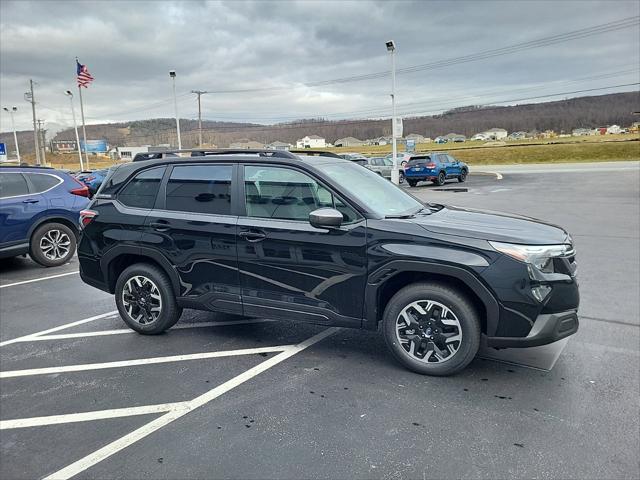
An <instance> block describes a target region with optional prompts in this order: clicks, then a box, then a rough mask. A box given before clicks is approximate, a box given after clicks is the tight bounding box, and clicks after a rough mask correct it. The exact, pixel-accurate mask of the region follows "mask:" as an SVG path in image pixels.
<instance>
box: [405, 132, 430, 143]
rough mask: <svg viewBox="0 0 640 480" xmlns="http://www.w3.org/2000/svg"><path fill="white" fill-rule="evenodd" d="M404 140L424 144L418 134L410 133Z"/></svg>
mask: <svg viewBox="0 0 640 480" xmlns="http://www.w3.org/2000/svg"><path fill="white" fill-rule="evenodd" d="M404 139H405V140H413V141H415V142H416V144H418V143H426V142H425V138H424V136H423V135H420V134H419V133H410V134H409V135H407V136H406V137H404Z"/></svg>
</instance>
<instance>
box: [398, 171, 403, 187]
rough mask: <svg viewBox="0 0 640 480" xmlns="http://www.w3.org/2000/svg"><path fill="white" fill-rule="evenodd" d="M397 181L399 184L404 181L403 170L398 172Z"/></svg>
mask: <svg viewBox="0 0 640 480" xmlns="http://www.w3.org/2000/svg"><path fill="white" fill-rule="evenodd" d="M398 183H399V184H400V185H402V184H403V183H404V172H398Z"/></svg>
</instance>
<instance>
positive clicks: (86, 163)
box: [78, 85, 89, 170]
mask: <svg viewBox="0 0 640 480" xmlns="http://www.w3.org/2000/svg"><path fill="white" fill-rule="evenodd" d="M78 92H79V93H80V117H81V118H82V138H83V139H84V163H85V165H86V167H87V170H89V155H88V153H87V131H86V130H85V128H84V105H83V103H82V87H81V86H80V85H78Z"/></svg>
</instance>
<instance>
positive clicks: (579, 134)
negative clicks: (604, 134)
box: [571, 128, 592, 137]
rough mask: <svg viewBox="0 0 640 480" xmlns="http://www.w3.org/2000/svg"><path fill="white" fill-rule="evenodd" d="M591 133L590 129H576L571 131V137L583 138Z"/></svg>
mask: <svg viewBox="0 0 640 480" xmlns="http://www.w3.org/2000/svg"><path fill="white" fill-rule="evenodd" d="M591 131H592V130H591V129H590V128H574V129H573V130H572V131H571V135H573V136H574V137H583V136H585V135H591Z"/></svg>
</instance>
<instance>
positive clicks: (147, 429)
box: [45, 327, 339, 480]
mask: <svg viewBox="0 0 640 480" xmlns="http://www.w3.org/2000/svg"><path fill="white" fill-rule="evenodd" d="M338 330H339V329H338V328H336V327H332V328H327V329H326V330H323V331H322V332H320V333H318V334H317V335H314V336H313V337H311V338H308V339H307V340H305V341H304V342H302V343H299V344H297V345H292V346H288V347H287V350H285V351H283V352H282V353H279V354H278V355H276V356H274V357H271V358H269V359H268V360H265V361H264V362H262V363H260V364H258V365H256V366H255V367H253V368H250V369H249V370H247V371H245V372H243V373H241V374H240V375H238V376H237V377H234V378H232V379H231V380H228V381H226V382H225V383H223V384H222V385H219V386H217V387H215V388H213V389H211V390H209V391H208V392H206V393H204V394H202V395H200V396H199V397H196V398H194V399H193V400H190V401H188V402H185V404H186V405H185V406H186V408H179V409H176V410H171V411H169V412H168V413H166V414H164V415H163V416H161V417H159V418H156V419H155V420H152V421H151V422H149V423H147V424H146V425H143V426H142V427H140V428H138V429H136V430H134V431H133V432H131V433H128V434H127V435H125V436H124V437H121V438H119V439H117V440H115V441H113V442H111V443H109V444H107V445H105V446H104V447H102V448H100V449H98V450H96V451H95V452H93V453H90V454H89V455H87V456H86V457H83V458H81V459H80V460H78V461H76V462H74V463H72V464H70V465H68V466H66V467H64V468H62V469H61V470H58V471H57V472H54V473H52V474H51V475H49V476H47V477H46V478H45V480H53V479H55V480H63V479H68V478H71V477H73V476H75V475H77V474H79V473H81V472H84V471H85V470H87V469H88V468H90V467H92V466H93V465H95V464H97V463H99V462H101V461H102V460H104V459H106V458H109V457H110V456H111V455H114V454H116V453H118V452H119V451H121V450H123V449H125V448H127V447H128V446H130V445H132V444H134V443H135V442H137V441H138V440H141V439H143V438H145V437H146V436H148V435H150V434H152V433H153V432H155V431H157V430H159V429H161V428H162V427H164V426H166V425H168V424H170V423H171V422H173V421H174V420H177V419H178V418H180V417H182V416H184V415H186V414H187V413H189V412H191V411H193V410H195V409H197V408H199V407H202V406H203V405H206V404H207V403H209V402H210V401H212V400H214V399H216V398H218V397H219V396H221V395H223V394H224V393H226V392H228V391H230V390H232V389H234V388H235V387H237V386H239V385H241V384H243V383H244V382H246V381H248V380H251V379H252V378H253V377H255V376H256V375H259V374H260V373H262V372H264V371H266V370H268V369H270V368H271V367H274V366H275V365H278V364H279V363H281V362H283V361H285V360H286V359H288V358H290V357H292V356H293V355H295V354H297V353H300V352H301V351H303V350H304V349H306V348H308V347H310V346H311V345H314V344H315V343H317V342H319V341H321V340H323V339H325V338H327V337H328V336H330V335H332V334H334V333H335V332H337V331H338Z"/></svg>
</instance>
